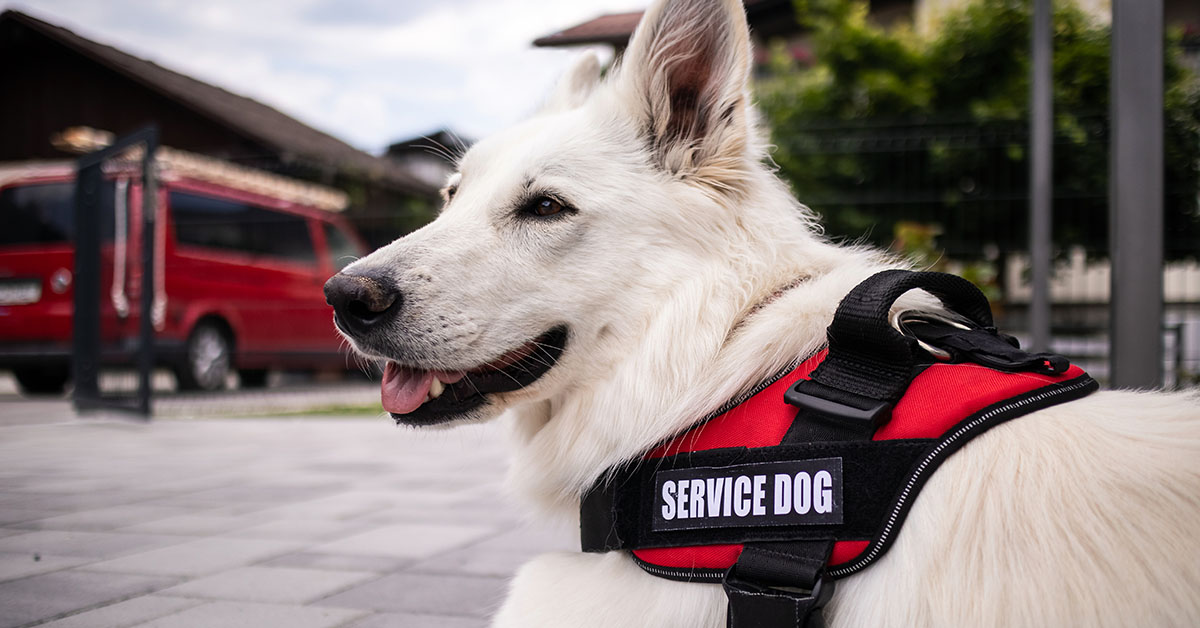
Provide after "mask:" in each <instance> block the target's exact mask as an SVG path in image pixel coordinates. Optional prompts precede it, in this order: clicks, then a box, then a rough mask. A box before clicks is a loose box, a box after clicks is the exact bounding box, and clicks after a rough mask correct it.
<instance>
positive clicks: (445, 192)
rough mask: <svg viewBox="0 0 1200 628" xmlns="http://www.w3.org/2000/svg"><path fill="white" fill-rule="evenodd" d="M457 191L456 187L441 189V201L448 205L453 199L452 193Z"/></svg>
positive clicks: (448, 186) (450, 186)
mask: <svg viewBox="0 0 1200 628" xmlns="http://www.w3.org/2000/svg"><path fill="white" fill-rule="evenodd" d="M457 191H458V186H457V185H447V186H446V187H444V188H442V201H444V202H446V203H449V202H450V200H451V199H453V198H454V193H455V192H457Z"/></svg>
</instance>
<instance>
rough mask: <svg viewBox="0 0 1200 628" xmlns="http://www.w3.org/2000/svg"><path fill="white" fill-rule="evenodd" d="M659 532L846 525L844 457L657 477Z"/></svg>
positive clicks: (684, 471)
mask: <svg viewBox="0 0 1200 628" xmlns="http://www.w3.org/2000/svg"><path fill="white" fill-rule="evenodd" d="M651 513H652V515H653V521H652V522H651V529H652V530H653V531H655V532H661V531H665V530H694V529H697V528H737V527H757V526H784V525H827V524H839V523H841V522H842V459H841V458H818V459H814V460H793V461H788V462H761V463H751V464H739V465H730V466H725V467H693V468H689V469H670V470H666V471H659V472H658V473H656V474H655V475H654V507H653V508H651Z"/></svg>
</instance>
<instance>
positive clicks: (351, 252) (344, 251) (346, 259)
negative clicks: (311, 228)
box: [323, 223, 362, 272]
mask: <svg viewBox="0 0 1200 628" xmlns="http://www.w3.org/2000/svg"><path fill="white" fill-rule="evenodd" d="M323 226H324V228H325V246H326V248H328V249H329V263H330V264H331V265H333V269H334V270H336V271H339V272H340V271H341V270H342V269H343V268H345V267H347V266H349V265H350V263H351V262H353V261H354V260H356V259H358V258H359V257H360V256H361V255H362V251H360V250H358V245H357V244H355V243H354V240H351V239H350V236H348V235H346V232H344V231H342V230H341V229H338V228H337V227H335V226H333V225H331V224H329V223H323Z"/></svg>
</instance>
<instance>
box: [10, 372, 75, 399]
mask: <svg viewBox="0 0 1200 628" xmlns="http://www.w3.org/2000/svg"><path fill="white" fill-rule="evenodd" d="M13 376H15V377H16V378H17V386H18V387H19V388H20V389H21V392H22V393H24V394H26V395H61V394H63V391H64V390H66V388H67V380H68V379H70V377H71V369H69V368H67V367H61V366H27V367H23V368H18V369H13Z"/></svg>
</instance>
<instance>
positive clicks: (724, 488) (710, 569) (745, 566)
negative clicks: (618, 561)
mask: <svg viewBox="0 0 1200 628" xmlns="http://www.w3.org/2000/svg"><path fill="white" fill-rule="evenodd" d="M947 277H950V279H947ZM960 282H961V283H960ZM965 283H966V282H965V281H963V280H960V279H958V278H953V277H951V276H947V275H941V274H938V273H909V272H904V271H886V272H885V273H881V274H879V275H876V276H875V277H872V278H871V279H868V280H867V281H866V282H864V283H863V284H860V286H859V287H857V288H855V290H854V291H852V292H851V294H850V295H848V296H847V298H846V299H845V300H843V302H842V304H841V305H840V306H839V308H838V313H837V315H836V316H835V320H834V323H833V324H832V325H831V326H830V330H829V340H830V343H829V349H828V350H825V351H821V352H819V353H817V354H816V355H814V356H811V357H809V358H808V359H806V360H803V361H802V362H800V363H799V364H798V365H795V366H794V367H789V368H788V369H785V370H784V371H783V372H782V373H780V374H778V375H776V376H775V377H773V378H771V379H770V380H768V381H767V382H764V385H763V386H760V387H759V388H757V389H756V392H754V393H753V394H752V395H750V396H748V398H746V399H742V400H740V401H739V402H738V403H736V404H734V405H733V407H731V408H729V409H728V410H724V411H721V412H720V413H719V414H716V415H714V416H710V417H707V418H706V419H704V420H703V421H701V422H700V423H699V424H698V426H697V427H695V428H693V429H691V430H689V431H688V432H686V433H684V434H682V435H680V436H677V437H675V438H674V439H671V440H670V441H668V442H666V443H664V444H663V445H661V446H659V447H657V448H655V449H654V450H653V451H651V452H648V453H647V454H646V455H645V456H644V457H643V458H642V459H641V460H640V461H637V462H636V463H635V464H630V465H626V466H625V467H624V468H621V469H616V470H612V471H611V472H610V473H609V474H607V475H606V477H608V478H609V479H608V480H607V481H605V482H600V483H598V484H597V485H596V486H594V487H593V488H592V489H591V490H590V491H589V492H588V493H587V495H586V496H585V497H584V499H583V501H582V504H581V517H580V519H581V544H582V547H583V549H584V551H611V550H618V549H626V550H633V555H634V559H635V561H637V563H638V564H639V565H640V566H641V567H642V568H643V569H645V570H646V571H648V572H650V573H652V574H654V575H657V576H661V577H666V578H671V579H676V580H685V581H698V582H718V581H721V582H724V583H725V588H726V592H727V593H728V594H729V597H730V615H729V618H730V619H729V621H730V625H731V626H742V625H745V626H750V625H756V626H817V625H820V624H821V622H822V619H821V617H820V615H821V613H820V608H821V607H822V606H823V605H824V603H825V601H827V600H828V599H829V597H830V596H831V595H832V592H833V582H832V580H833V579H834V578H840V577H844V576H847V575H850V574H852V573H855V572H857V571H858V570H860V569H862V568H864V567H866V566H867V565H869V564H870V563H871V562H873V561H874V560H876V559H877V558H878V557H879V556H881V555H882V554H883V553H884V552H885V551H886V550H887V548H888V547H889V545H890V543H891V542H892V540H893V539H894V538H895V536H896V533H897V532H898V530H899V527H900V525H901V524H902V523H903V520H904V517H905V515H906V514H907V512H908V508H909V507H910V506H911V504H912V502H913V500H914V499H915V497H916V494H917V492H918V491H919V490H920V488H921V486H922V485H923V484H924V482H925V481H926V480H927V479H928V477H929V475H930V474H931V473H932V472H933V471H934V470H935V469H936V468H937V467H938V465H939V464H940V463H941V462H942V461H943V460H945V459H946V458H947V457H948V456H949V455H951V454H952V453H953V452H954V451H956V450H957V449H958V448H959V447H961V446H962V444H964V443H965V442H967V441H968V440H969V439H970V438H972V437H973V436H975V435H977V434H979V433H981V432H983V431H985V430H986V429H988V428H990V427H992V426H994V425H996V424H998V423H1000V422H1003V421H1005V420H1008V419H1011V418H1015V417H1017V416H1020V415H1022V414H1027V413H1029V412H1032V411H1034V410H1037V409H1039V408H1042V407H1046V406H1049V405H1053V404H1055V403H1060V402H1063V401H1067V400H1070V399H1075V398H1078V397H1082V396H1084V395H1087V394H1089V393H1090V392H1092V391H1093V390H1095V389H1096V387H1097V386H1096V383H1095V382H1094V381H1093V380H1091V378H1089V377H1088V376H1087V375H1086V374H1085V373H1084V372H1083V371H1082V370H1080V369H1078V368H1077V367H1073V366H1069V365H1068V364H1067V363H1066V361H1065V360H1063V359H1062V358H1059V357H1058V356H1051V355H1036V356H1034V355H1030V354H1027V353H1024V352H1021V351H1019V350H1018V349H1016V348H1015V346H1014V345H1013V344H1010V342H1008V341H1007V339H1006V338H1005V337H1003V336H1000V335H998V334H996V333H995V331H994V329H992V328H991V316H990V312H989V311H988V310H987V309H986V300H983V299H982V295H979V296H978V297H977V298H976V297H975V296H974V295H977V294H978V293H977V291H974V289H973V288H970V289H969V290H968V289H967V288H966V287H964V286H963V285H962V284H965ZM966 285H967V286H969V284H966ZM911 287H920V288H925V289H928V290H929V291H930V292H933V293H934V294H937V295H938V296H939V297H941V298H942V299H943V300H944V301H945V302H946V304H947V306H948V307H950V308H952V309H954V310H955V311H958V312H960V313H963V312H964V311H966V312H969V313H970V319H971V320H973V321H974V326H972V327H970V328H965V329H962V330H958V331H957V332H948V331H947V329H946V327H945V326H942V325H928V326H926V328H924V329H918V330H916V332H915V333H917V334H918V335H919V336H922V337H929V338H935V337H936V339H937V346H939V347H946V346H949V347H950V353H951V362H949V363H943V362H938V363H933V362H931V361H930V360H928V359H923V356H926V355H927V354H925V353H924V352H923V351H921V350H920V349H919V348H917V346H916V341H915V340H913V339H912V338H907V337H904V336H901V335H900V334H899V333H897V332H895V331H894V330H892V328H891V327H890V325H888V324H887V322H886V316H887V310H888V309H889V308H890V306H891V303H892V302H893V301H894V300H895V298H896V297H898V296H899V294H902V293H903V292H904V291H906V290H908V289H910V288H911ZM864 303H865V305H864ZM980 303H982V305H980ZM864 319H865V320H868V321H869V324H864V323H863V322H862V320H864ZM877 321H882V322H881V323H880V324H879V325H875V324H874V323H875V322H877ZM916 327H921V326H920V325H917V326H916ZM947 336H953V337H954V340H952V341H950V342H946V340H945V339H946V337H947ZM879 354H882V355H887V356H888V357H887V358H886V360H881V359H880V358H879V357H878V355H879ZM885 362H887V363H885ZM895 362H899V363H901V365H900V366H897V365H896V364H894V363H895ZM977 362H984V363H987V364H988V366H982V365H980V364H977ZM848 371H849V372H853V373H856V375H851V376H847V375H846V373H847V372H848ZM864 372H865V373H870V376H869V377H864V376H862V373H864ZM785 397H786V402H785V401H784V398H785ZM797 408H799V410H797ZM783 588H786V589H789V590H794V589H802V590H804V591H807V592H808V593H805V594H802V595H798V594H796V593H794V592H790V591H788V590H784V589H783Z"/></svg>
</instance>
